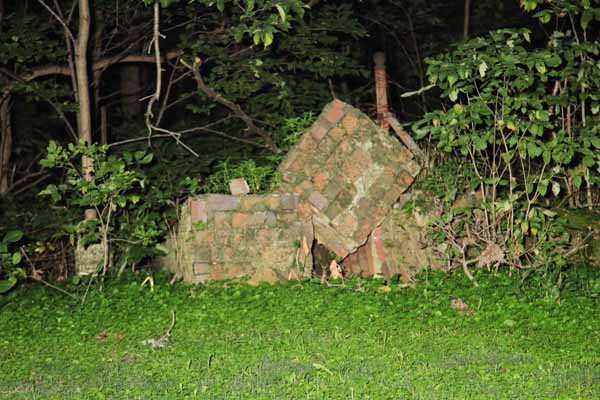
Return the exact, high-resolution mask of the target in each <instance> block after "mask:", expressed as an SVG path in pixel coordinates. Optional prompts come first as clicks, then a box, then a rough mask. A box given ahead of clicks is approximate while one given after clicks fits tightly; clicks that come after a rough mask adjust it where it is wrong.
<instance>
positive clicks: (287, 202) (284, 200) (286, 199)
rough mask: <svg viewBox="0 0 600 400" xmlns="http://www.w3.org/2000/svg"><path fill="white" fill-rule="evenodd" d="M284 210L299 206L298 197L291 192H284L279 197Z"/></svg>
mask: <svg viewBox="0 0 600 400" xmlns="http://www.w3.org/2000/svg"><path fill="white" fill-rule="evenodd" d="M279 202H280V203H281V209H282V210H294V209H295V208H296V207H297V206H298V197H297V196H294V195H293V194H291V193H284V194H282V195H281V198H280V199H279Z"/></svg>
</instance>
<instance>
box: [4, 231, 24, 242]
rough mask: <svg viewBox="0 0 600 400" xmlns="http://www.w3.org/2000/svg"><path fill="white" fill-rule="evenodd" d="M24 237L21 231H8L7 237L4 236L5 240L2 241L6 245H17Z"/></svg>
mask: <svg viewBox="0 0 600 400" xmlns="http://www.w3.org/2000/svg"><path fill="white" fill-rule="evenodd" d="M22 237H23V232H21V231H20V230H13V231H8V232H7V233H6V235H4V239H2V241H3V242H6V243H16V242H18V241H19V240H21V238H22Z"/></svg>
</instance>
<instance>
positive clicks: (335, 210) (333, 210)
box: [325, 201, 344, 220]
mask: <svg viewBox="0 0 600 400" xmlns="http://www.w3.org/2000/svg"><path fill="white" fill-rule="evenodd" d="M343 211H344V209H343V208H342V206H340V205H339V203H337V202H335V201H334V202H331V203H330V204H329V207H327V209H326V210H325V216H327V218H329V219H330V220H333V219H335V218H336V217H337V216H338V215H340V214H341V213H342V212H343Z"/></svg>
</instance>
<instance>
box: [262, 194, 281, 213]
mask: <svg viewBox="0 0 600 400" xmlns="http://www.w3.org/2000/svg"><path fill="white" fill-rule="evenodd" d="M263 202H264V204H265V210H269V211H277V210H279V208H280V196H279V195H278V194H269V195H267V196H264V198H263Z"/></svg>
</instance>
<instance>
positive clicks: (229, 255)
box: [223, 247, 236, 263]
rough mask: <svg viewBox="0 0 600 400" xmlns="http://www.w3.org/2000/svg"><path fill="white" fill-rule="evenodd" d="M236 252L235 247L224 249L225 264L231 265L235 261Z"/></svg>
mask: <svg viewBox="0 0 600 400" xmlns="http://www.w3.org/2000/svg"><path fill="white" fill-rule="evenodd" d="M235 255H236V250H235V249H234V248H233V247H225V248H224V249H223V262H225V263H230V262H232V261H233V260H234V259H235Z"/></svg>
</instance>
